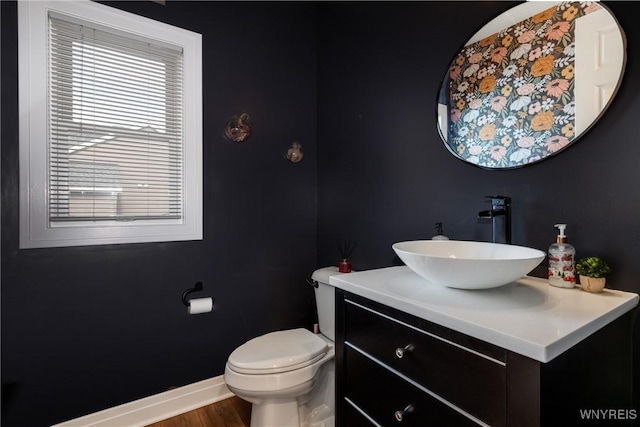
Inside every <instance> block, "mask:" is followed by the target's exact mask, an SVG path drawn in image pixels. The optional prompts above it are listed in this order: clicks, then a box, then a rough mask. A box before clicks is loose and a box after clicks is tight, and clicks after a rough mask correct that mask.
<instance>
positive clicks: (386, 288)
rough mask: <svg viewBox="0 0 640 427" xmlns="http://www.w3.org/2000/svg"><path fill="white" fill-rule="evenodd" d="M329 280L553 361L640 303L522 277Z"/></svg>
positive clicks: (633, 297)
mask: <svg viewBox="0 0 640 427" xmlns="http://www.w3.org/2000/svg"><path fill="white" fill-rule="evenodd" d="M329 283H330V284H331V285H333V286H335V287H337V288H340V289H343V290H345V291H348V292H351V293H354V294H356V295H360V296H362V297H365V298H368V299H370V300H373V301H376V302H379V303H382V304H385V305H387V306H389V307H393V308H395V309H398V310H401V311H403V312H405V313H409V314H412V315H414V316H416V317H419V318H422V319H425V320H429V321H431V322H434V323H437V324H439V325H442V326H445V327H447V328H450V329H453V330H455V331H458V332H462V333H464V334H467V335H470V336H473V337H475V338H478V339H480V340H483V341H486V342H489V343H491V344H495V345H497V346H500V347H502V348H505V349H507V350H510V351H513V352H516V353H519V354H522V355H524V356H527V357H530V358H532V359H535V360H538V361H540V362H549V361H550V360H552V359H553V358H554V357H556V356H558V355H559V354H562V353H563V352H564V351H566V350H568V349H569V348H571V347H572V346H574V345H575V344H577V343H578V342H580V341H581V340H583V339H584V338H586V337H588V336H589V335H591V334H592V333H594V332H596V331H597V330H599V329H600V328H602V327H603V326H605V325H607V324H608V323H610V322H612V321H613V320H615V319H617V318H618V317H620V316H622V315H623V314H624V313H626V312H628V311H630V310H632V309H633V308H634V307H635V306H636V305H638V295H637V294H634V293H630V292H623V291H617V290H611V289H606V288H605V290H604V292H602V293H600V294H592V293H589V292H585V291H583V290H581V289H580V288H579V287H576V288H572V289H565V288H556V287H553V286H550V285H549V284H548V283H547V281H546V280H543V279H539V278H534V277H528V276H527V277H523V278H522V279H520V280H517V281H515V282H513V283H510V284H508V285H505V286H501V287H499V288H493V289H485V290H462V289H453V288H447V287H443V286H439V285H436V284H433V283H431V282H428V281H427V280H426V279H423V278H422V277H420V276H418V275H417V274H416V273H414V272H413V271H411V270H410V269H409V268H408V267H405V266H402V267H388V268H380V269H375V270H367V271H360V272H355V273H348V274H339V275H331V276H330V278H329Z"/></svg>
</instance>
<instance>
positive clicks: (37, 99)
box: [18, 0, 203, 248]
mask: <svg viewBox="0 0 640 427" xmlns="http://www.w3.org/2000/svg"><path fill="white" fill-rule="evenodd" d="M50 12H53V13H57V14H61V15H66V16H69V17H71V19H79V20H81V21H85V22H88V23H90V24H91V25H95V26H96V27H98V28H108V29H109V30H112V31H116V32H120V33H123V32H124V33H127V34H128V35H131V37H132V38H143V39H152V40H154V41H155V40H157V41H158V42H159V43H166V44H170V45H174V46H176V45H177V46H179V47H181V48H182V50H183V55H184V56H183V64H184V65H183V67H184V77H183V78H184V81H183V91H184V93H183V97H184V110H183V114H184V117H183V123H184V130H183V138H184V140H183V181H182V186H183V194H182V197H183V201H182V202H183V207H182V213H183V215H182V218H180V219H166V220H137V221H131V222H128V221H106V222H105V221H82V222H73V221H72V222H69V223H66V224H64V225H52V224H50V222H49V216H48V215H49V214H48V206H47V203H48V201H47V191H48V190H47V188H48V183H47V180H48V176H47V175H48V145H49V143H48V111H47V110H48V107H47V85H48V66H47V61H48V58H47V50H48V49H47V44H48V34H47V33H48V16H49V13H50ZM18 49H19V53H18V67H19V81H18V89H19V101H18V102H19V132H20V136H19V145H20V157H19V162H20V248H42V247H62V246H79V245H101V244H120V243H146V242H166V241H184V240H202V238H203V212H202V209H203V200H202V199H203V189H202V187H203V184H202V163H203V162H202V139H203V137H202V36H201V35H200V34H198V33H195V32H192V31H189V30H184V29H181V28H178V27H174V26H171V25H169V24H165V23H161V22H158V21H154V20H151V19H148V18H145V17H141V16H138V15H135V14H132V13H129V12H124V11H121V10H119V9H115V8H112V7H109V6H106V5H102V4H100V3H95V2H93V1H89V0H74V1H55V0H53V1H29V0H20V1H19V2H18Z"/></svg>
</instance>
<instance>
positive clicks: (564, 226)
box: [554, 224, 567, 237]
mask: <svg viewBox="0 0 640 427" xmlns="http://www.w3.org/2000/svg"><path fill="white" fill-rule="evenodd" d="M554 227H556V228H557V229H558V230H559V233H558V236H559V237H567V235H566V234H564V230H566V229H567V224H556V225H554Z"/></svg>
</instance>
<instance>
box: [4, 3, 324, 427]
mask: <svg viewBox="0 0 640 427" xmlns="http://www.w3.org/2000/svg"><path fill="white" fill-rule="evenodd" d="M0 3H1V7H2V26H1V27H2V165H1V170H2V234H1V235H2V400H3V402H2V425H3V426H7V427H9V426H25V427H36V426H44V425H51V424H53V423H56V422H60V421H64V420H67V419H71V418H75V417H78V416H81V415H84V414H87V413H91V412H95V411H98V410H101V409H105V408H107V407H111V406H114V405H117V404H121V403H124V402H128V401H131V400H134V399H137V398H141V397H145V396H148V395H151V394H155V393H159V392H162V391H165V390H167V389H168V388H169V387H172V386H181V385H185V384H189V383H192V382H196V381H200V380H203V379H206V378H210V377H214V376H218V375H222V374H223V372H224V363H225V361H226V358H227V356H228V355H229V353H230V352H231V351H232V350H233V349H234V348H235V347H237V346H238V345H239V344H241V343H242V342H244V341H245V340H246V339H248V338H250V337H253V336H256V335H258V334H262V333H265V332H268V331H272V330H276V329H283V328H288V327H297V326H304V327H311V326H312V321H313V317H312V312H313V293H312V288H311V287H309V286H308V285H307V284H306V282H305V280H306V279H307V278H308V277H310V275H311V273H312V271H313V269H315V268H316V175H317V173H316V172H317V171H316V158H317V155H316V92H315V90H316V75H315V73H316V50H315V43H316V39H315V8H314V6H313V5H312V4H305V3H293V2H292V3H281V4H275V3H267V2H257V3H248V2H232V3H224V2H202V1H195V2H183V1H175V2H174V1H169V2H167V5H166V6H162V5H158V4H155V3H152V2H149V1H145V2H139V3H132V2H117V1H116V2H113V3H112V5H114V6H116V7H119V8H123V9H128V10H130V11H133V12H135V13H138V14H141V15H146V16H149V17H152V18H154V19H157V20H160V21H165V22H168V23H171V24H174V25H177V26H180V27H183V28H187V29H189V30H192V31H196V32H198V33H201V34H202V35H203V38H202V43H203V89H202V90H203V99H204V218H205V219H204V221H205V222H204V240H203V241H194V242H175V243H158V244H155V243H154V244H132V245H111V246H93V247H74V248H58V249H31V250H19V249H18V221H19V220H18V167H17V164H18V128H17V125H18V116H17V68H16V67H17V65H16V55H17V53H16V49H17V45H16V40H17V39H16V37H17V36H16V5H15V3H13V2H7V1H2V2H0ZM242 112H246V113H249V114H250V115H251V117H252V119H253V134H252V136H251V137H250V138H249V139H248V140H247V141H246V142H244V143H241V144H237V143H234V142H231V141H228V140H227V139H226V138H225V137H224V136H223V128H224V125H225V123H226V121H227V120H228V119H229V117H231V116H232V115H234V114H240V113H242ZM296 140H297V141H300V143H301V144H302V145H303V148H304V150H305V158H304V160H303V161H302V162H300V163H298V164H295V165H294V164H292V163H290V162H288V161H287V160H286V159H285V158H284V155H285V153H286V150H287V148H288V146H289V145H291V143H292V142H294V141H296ZM197 281H202V282H203V283H204V291H203V292H202V293H200V294H194V297H195V296H199V295H201V296H214V297H215V298H216V302H215V307H214V311H213V312H212V313H209V314H201V315H194V316H189V315H188V314H187V310H186V308H185V307H184V305H183V304H182V301H181V295H182V292H183V291H184V290H186V289H187V288H190V287H192V286H193V285H194V284H195V283H196V282H197Z"/></svg>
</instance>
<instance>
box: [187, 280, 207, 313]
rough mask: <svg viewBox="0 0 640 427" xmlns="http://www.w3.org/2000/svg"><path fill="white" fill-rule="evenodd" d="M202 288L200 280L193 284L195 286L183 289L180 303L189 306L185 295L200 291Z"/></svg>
mask: <svg viewBox="0 0 640 427" xmlns="http://www.w3.org/2000/svg"><path fill="white" fill-rule="evenodd" d="M202 288H203V286H202V282H198V283H196V284H195V286H194V287H193V288H191V289H187V290H186V291H184V293H183V294H182V303H183V304H184V305H186V306H187V307H189V301H187V295H189V294H190V293H192V292H198V291H201V290H202Z"/></svg>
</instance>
